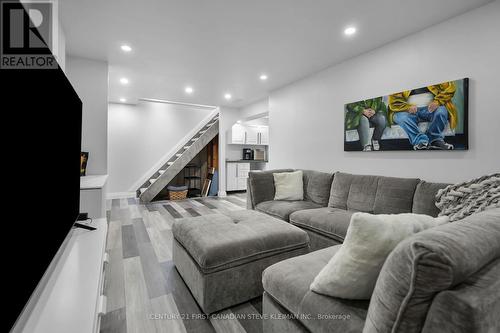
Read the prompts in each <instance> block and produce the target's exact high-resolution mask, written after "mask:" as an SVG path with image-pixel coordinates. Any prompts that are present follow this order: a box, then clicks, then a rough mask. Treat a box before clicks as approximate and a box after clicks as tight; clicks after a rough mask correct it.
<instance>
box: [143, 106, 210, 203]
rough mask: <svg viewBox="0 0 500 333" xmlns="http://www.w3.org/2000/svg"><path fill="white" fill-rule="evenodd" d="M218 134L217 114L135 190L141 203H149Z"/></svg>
mask: <svg viewBox="0 0 500 333" xmlns="http://www.w3.org/2000/svg"><path fill="white" fill-rule="evenodd" d="M218 133H219V114H218V113H217V114H216V115H215V116H214V117H212V118H211V119H210V120H209V121H208V122H207V123H206V125H205V126H204V127H202V128H201V129H200V130H199V131H198V132H197V133H196V134H195V135H193V136H192V137H191V138H190V139H189V140H188V141H187V142H186V143H185V144H184V145H183V146H182V147H181V148H180V149H179V150H178V151H177V152H176V153H175V154H173V155H172V157H171V158H170V159H169V160H168V161H167V162H166V163H165V164H164V165H163V166H162V167H161V168H160V169H158V170H157V171H156V172H155V173H154V174H153V175H151V177H150V178H149V179H148V180H147V181H146V182H145V183H144V184H142V186H140V187H139V188H138V189H137V191H136V194H137V197H138V198H139V199H140V200H141V202H151V201H152V200H153V199H154V197H156V196H157V195H158V193H160V191H161V190H163V189H164V188H165V187H166V186H167V185H168V184H169V183H170V182H171V181H172V179H174V178H175V176H177V174H179V172H181V171H182V170H183V169H184V167H185V166H186V165H187V164H188V163H189V162H190V161H191V160H192V159H193V158H194V157H195V156H196V155H197V154H198V153H199V152H200V151H201V150H202V149H203V148H204V147H205V146H206V145H207V144H208V143H209V142H210V141H211V140H212V139H213V138H214V137H215V136H216V135H217V134H218Z"/></svg>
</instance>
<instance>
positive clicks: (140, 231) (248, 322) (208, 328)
mask: <svg viewBox="0 0 500 333" xmlns="http://www.w3.org/2000/svg"><path fill="white" fill-rule="evenodd" d="M245 207H246V195H245V194H244V193H243V194H235V195H230V196H228V197H225V198H218V197H208V198H193V199H186V200H182V201H157V202H153V203H150V204H141V203H139V202H138V200H137V199H135V198H126V199H113V200H110V201H109V202H108V207H107V208H108V214H107V217H108V221H109V229H108V239H107V244H106V249H107V251H108V253H109V265H108V268H107V272H106V278H105V294H106V296H107V313H106V314H105V315H104V316H103V317H102V321H101V332H102V333H110V332H119V333H123V332H128V333H135V332H140V333H149V332H169V333H174V332H249V333H254V332H255V333H259V332H262V326H261V321H260V320H258V319H255V318H257V317H258V316H259V315H260V314H262V302H261V299H260V298H257V299H254V300H251V301H249V302H247V303H244V304H241V305H237V306H235V307H232V308H230V309H226V310H223V311H221V312H219V313H216V316H213V317H210V318H203V317H201V316H203V312H202V311H201V309H200V308H199V307H198V304H197V303H196V301H195V300H194V298H193V296H192V295H191V292H190V291H189V289H188V288H187V286H186V284H185V283H184V281H183V280H182V278H181V277H180V275H179V273H178V272H177V270H176V269H175V266H174V264H173V262H172V229H171V227H172V223H173V222H174V221H175V220H176V219H182V218H186V217H191V216H199V215H208V214H217V213H222V214H224V213H227V212H229V211H233V210H241V209H245Z"/></svg>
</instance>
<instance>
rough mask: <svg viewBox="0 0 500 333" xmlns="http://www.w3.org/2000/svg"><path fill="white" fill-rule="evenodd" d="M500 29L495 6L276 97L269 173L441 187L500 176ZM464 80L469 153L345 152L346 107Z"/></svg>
mask: <svg viewBox="0 0 500 333" xmlns="http://www.w3.org/2000/svg"><path fill="white" fill-rule="evenodd" d="M395 28H397V27H395ZM499 32H500V2H499V1H496V2H493V3H491V4H489V5H486V6H484V7H481V8H479V9H476V10H474V11H471V12H468V13H466V14H464V15H462V16H459V17H456V18H453V19H451V20H449V21H445V22H443V23H441V24H439V25H436V26H433V27H430V28H428V29H426V30H423V31H421V32H419V33H417V34H414V35H411V36H409V37H406V38H404V39H401V40H399V41H396V42H393V43H391V44H388V45H386V46H384V47H382V48H379V49H377V50H374V51H372V52H370V53H367V54H364V55H361V56H359V57H356V58H353V59H351V60H349V61H346V62H343V63H341V64H339V65H336V66H334V67H331V68H329V69H327V70H324V71H322V72H320V73H318V74H316V75H313V76H311V77H309V78H306V79H304V80H301V81H298V82H295V83H293V84H291V85H289V86H287V87H284V88H282V89H280V90H277V91H274V92H272V93H271V95H270V119H269V120H270V129H271V130H270V142H271V145H270V156H271V157H272V158H271V160H270V165H269V166H270V168H280V167H292V168H310V169H316V170H324V171H337V170H340V171H347V172H352V173H360V174H380V175H392V176H402V177H410V176H413V177H414V176H417V177H419V178H422V179H425V180H429V181H444V182H455V181H460V180H464V179H468V178H471V177H476V176H480V175H482V174H486V173H490V172H493V171H499V169H500V148H499V147H500V146H499V142H500V140H499V139H498V132H499V130H500V106H499V104H500V103H499V101H498V100H499V89H498V85H499V82H500V65H499V59H500V42H499ZM359 33H360V34H362V33H363V31H360V32H359ZM352 42H353V43H355V42H356V41H355V39H354V40H353V41H352ZM464 77H469V78H470V91H469V96H470V100H469V143H470V148H469V150H468V151H451V152H449V151H447V152H439V151H427V152H373V153H362V152H344V151H343V126H344V125H343V124H344V119H343V110H344V104H345V103H348V102H352V101H357V100H360V99H363V98H370V97H376V96H381V95H384V94H388V93H393V92H397V91H401V90H404V89H408V88H414V87H420V86H425V85H426V84H431V83H438V82H442V81H447V80H453V79H460V78H464Z"/></svg>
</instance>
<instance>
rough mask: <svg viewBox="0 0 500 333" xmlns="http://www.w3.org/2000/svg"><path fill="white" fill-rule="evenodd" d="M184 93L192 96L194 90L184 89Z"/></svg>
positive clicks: (190, 88)
mask: <svg viewBox="0 0 500 333" xmlns="http://www.w3.org/2000/svg"><path fill="white" fill-rule="evenodd" d="M184 91H185V92H186V94H192V93H193V91H194V90H193V88H192V87H186V89H184Z"/></svg>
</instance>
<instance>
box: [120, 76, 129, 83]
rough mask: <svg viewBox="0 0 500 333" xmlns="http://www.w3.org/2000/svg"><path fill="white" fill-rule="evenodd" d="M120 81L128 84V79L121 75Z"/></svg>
mask: <svg viewBox="0 0 500 333" xmlns="http://www.w3.org/2000/svg"><path fill="white" fill-rule="evenodd" d="M120 83H121V84H128V79H127V78H126V77H122V78H121V79H120Z"/></svg>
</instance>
